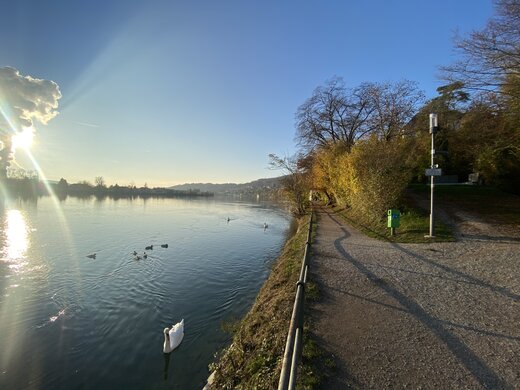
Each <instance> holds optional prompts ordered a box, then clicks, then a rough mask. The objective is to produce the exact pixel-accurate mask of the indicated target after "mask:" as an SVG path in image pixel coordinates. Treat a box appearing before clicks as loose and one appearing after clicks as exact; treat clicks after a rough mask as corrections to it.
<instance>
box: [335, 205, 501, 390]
mask: <svg viewBox="0 0 520 390" xmlns="http://www.w3.org/2000/svg"><path fill="white" fill-rule="evenodd" d="M327 214H328V213H327ZM329 217H330V218H332V220H333V221H334V222H336V223H337V224H338V225H339V227H340V230H341V231H342V233H343V235H342V236H341V237H338V238H337V239H336V240H335V241H334V247H335V248H336V250H337V252H338V253H339V254H340V255H341V257H343V258H344V259H345V260H347V261H348V262H350V263H351V264H352V265H353V266H354V267H355V268H356V269H357V270H358V271H359V272H360V273H361V274H363V275H364V276H365V277H366V278H367V279H368V280H370V281H371V282H373V283H374V284H375V285H376V286H378V287H379V288H380V289H381V290H383V291H384V292H385V293H387V294H388V295H389V296H391V297H392V298H393V299H395V300H396V301H397V302H399V304H400V305H401V306H402V307H403V308H405V309H406V311H408V312H409V313H410V314H411V315H413V316H414V317H415V318H416V319H417V320H418V321H420V322H421V323H422V324H423V325H424V326H425V327H427V328H428V329H429V330H430V331H431V332H432V333H433V334H434V335H435V336H436V337H437V338H438V339H440V340H441V341H442V342H443V343H444V344H445V345H446V346H447V347H448V348H449V350H450V351H451V352H452V354H453V355H454V356H455V357H456V358H457V359H458V360H459V361H460V363H461V364H462V365H464V367H466V368H467V370H468V371H469V372H470V373H471V374H472V375H473V377H474V378H475V379H476V380H477V381H478V382H479V383H480V384H481V385H482V386H483V387H484V388H488V389H491V388H492V389H496V388H506V387H508V385H507V383H505V382H504V381H503V380H502V379H501V378H500V377H499V376H498V375H497V374H496V373H495V372H494V371H493V370H492V369H491V368H490V367H489V366H488V365H487V364H486V363H485V362H484V361H483V360H482V359H481V358H480V357H479V356H477V355H476V354H475V353H474V352H473V351H472V350H471V349H470V348H468V346H466V344H464V342H462V341H461V340H460V339H459V338H458V337H457V336H455V335H454V334H452V333H450V332H449V331H448V330H447V329H446V328H445V327H444V325H443V323H442V321H440V320H439V319H437V318H435V317H433V316H432V315H430V314H429V313H428V312H426V311H425V310H424V309H423V308H422V307H421V306H420V305H419V304H418V303H417V302H416V301H415V300H413V299H412V298H410V297H408V296H406V295H405V294H403V293H402V292H401V291H399V290H397V289H396V288H395V287H393V286H392V285H390V284H388V283H382V282H381V279H380V278H379V277H378V276H377V275H376V274H374V273H373V272H372V271H370V270H369V269H368V268H367V267H366V266H365V265H364V264H363V263H362V262H361V261H359V260H357V259H355V258H354V257H353V256H351V255H350V254H349V253H348V252H347V251H346V250H345V248H344V247H343V246H342V242H343V241H344V240H345V239H347V238H348V237H349V236H350V234H349V232H348V231H347V230H346V229H345V228H344V227H343V225H342V224H340V223H339V222H338V221H337V220H336V219H334V218H333V217H332V216H330V215H329ZM394 245H397V244H394ZM402 249H403V251H405V253H407V250H406V249H404V248H402ZM410 255H411V256H413V255H414V254H413V253H412V252H410ZM421 257H422V256H421ZM424 261H426V262H430V261H429V260H428V259H424ZM432 263H433V264H432V265H436V266H440V267H441V268H442V267H444V268H447V269H448V270H450V269H449V267H446V266H443V265H440V264H437V263H435V262H432ZM450 271H451V270H450ZM457 272H458V271H455V273H456V274H457ZM458 274H459V276H462V275H464V274H463V273H458ZM465 276H466V277H469V276H467V275H465ZM469 278H471V277H469ZM474 279H475V278H474ZM475 281H478V280H477V279H475ZM479 282H480V283H484V282H482V281H479Z"/></svg>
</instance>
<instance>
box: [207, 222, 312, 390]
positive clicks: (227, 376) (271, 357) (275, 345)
mask: <svg viewBox="0 0 520 390" xmlns="http://www.w3.org/2000/svg"><path fill="white" fill-rule="evenodd" d="M308 223H309V218H308V217H304V218H301V219H300V220H299V221H298V229H297V231H296V233H295V234H294V236H293V237H291V238H290V239H289V240H288V241H287V243H286V244H285V246H284V249H283V251H282V254H281V255H280V257H279V258H278V259H277V261H276V263H275V264H274V266H273V269H272V271H271V274H270V276H269V278H268V279H267V281H266V282H265V284H264V286H263V287H262V289H261V290H260V292H259V294H258V296H257V298H256V301H255V303H254V304H253V307H252V308H251V310H250V311H249V313H248V314H247V315H246V316H245V317H244V319H243V320H242V321H240V323H238V324H237V325H236V326H235V327H234V336H233V341H232V343H231V345H230V346H229V347H228V348H226V349H225V350H224V351H223V352H222V354H221V356H220V359H219V360H218V361H217V362H216V363H214V364H212V365H211V366H210V369H211V370H212V371H213V370H214V371H215V375H214V382H213V384H212V385H211V387H210V388H211V389H235V388H238V389H252V388H254V389H273V388H276V387H277V386H278V380H279V377H280V369H281V364H282V359H283V353H284V348H285V342H286V337H287V332H288V328H289V322H290V319H291V313H292V308H293V303H294V297H295V292H296V282H297V281H298V277H299V272H300V267H301V261H302V258H303V252H304V248H305V242H306V239H307V232H308V228H309V225H308ZM306 292H307V294H306V295H307V298H308V299H312V298H313V297H315V296H316V295H317V294H316V288H315V286H314V285H312V284H311V283H308V284H307V286H306ZM304 339H305V343H304V351H303V358H302V368H301V370H300V373H301V374H300V377H299V381H300V383H299V386H298V387H299V388H312V386H313V385H315V384H316V383H317V382H318V380H319V375H318V373H317V370H315V369H314V368H313V362H314V361H315V360H317V359H318V358H319V357H320V352H319V349H318V348H317V346H316V345H315V343H313V342H312V340H310V339H309V337H308V335H305V334H304Z"/></svg>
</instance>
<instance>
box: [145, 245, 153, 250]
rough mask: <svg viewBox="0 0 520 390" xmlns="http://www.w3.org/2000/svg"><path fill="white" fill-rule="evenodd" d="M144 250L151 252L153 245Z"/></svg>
mask: <svg viewBox="0 0 520 390" xmlns="http://www.w3.org/2000/svg"><path fill="white" fill-rule="evenodd" d="M144 249H145V250H147V251H151V250H153V245H150V246H147V247H146V248H144Z"/></svg>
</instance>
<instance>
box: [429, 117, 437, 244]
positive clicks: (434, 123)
mask: <svg viewBox="0 0 520 390" xmlns="http://www.w3.org/2000/svg"><path fill="white" fill-rule="evenodd" d="M437 130H438V125H437V114H430V134H431V135H432V150H431V154H432V163H431V164H432V165H431V169H435V140H434V139H435V133H436V132H437ZM434 187H435V176H433V175H432V176H430V237H435V217H434V214H433V190H434Z"/></svg>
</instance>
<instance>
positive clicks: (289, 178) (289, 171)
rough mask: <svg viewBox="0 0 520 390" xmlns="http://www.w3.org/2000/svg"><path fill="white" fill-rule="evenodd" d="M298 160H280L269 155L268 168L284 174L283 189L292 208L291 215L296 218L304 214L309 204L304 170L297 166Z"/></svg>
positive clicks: (295, 158)
mask: <svg viewBox="0 0 520 390" xmlns="http://www.w3.org/2000/svg"><path fill="white" fill-rule="evenodd" d="M300 159H301V156H300V157H298V156H293V157H283V158H282V157H278V156H277V155H276V154H269V167H270V168H271V169H279V170H282V171H283V172H284V173H285V176H284V177H283V178H282V185H283V189H284V192H285V194H286V196H287V198H288V199H289V201H290V202H291V204H292V206H293V210H292V211H293V213H294V214H295V215H297V216H300V215H304V214H305V210H306V207H307V205H308V202H309V201H308V194H309V188H308V185H307V180H306V174H305V170H304V168H303V167H302V166H301V165H299V161H300Z"/></svg>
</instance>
